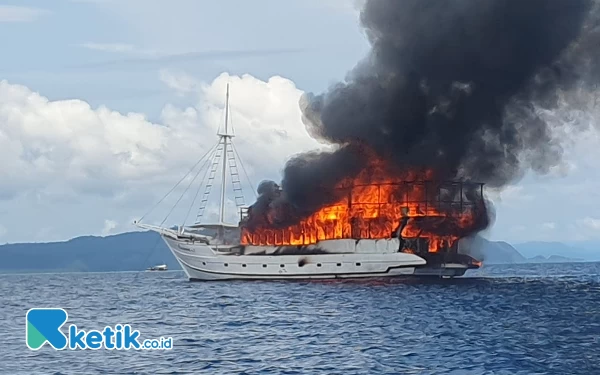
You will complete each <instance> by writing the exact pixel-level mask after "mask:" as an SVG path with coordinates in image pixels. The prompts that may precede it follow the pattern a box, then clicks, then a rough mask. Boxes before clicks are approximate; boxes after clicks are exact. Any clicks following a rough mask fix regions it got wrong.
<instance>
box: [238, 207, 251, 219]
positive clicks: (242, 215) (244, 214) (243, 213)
mask: <svg viewBox="0 0 600 375" xmlns="http://www.w3.org/2000/svg"><path fill="white" fill-rule="evenodd" d="M248 208H249V207H240V221H243V220H244V219H245V218H247V217H248Z"/></svg>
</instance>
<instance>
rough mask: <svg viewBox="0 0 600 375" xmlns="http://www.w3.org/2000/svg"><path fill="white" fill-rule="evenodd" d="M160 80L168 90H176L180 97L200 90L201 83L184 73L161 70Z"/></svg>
mask: <svg viewBox="0 0 600 375" xmlns="http://www.w3.org/2000/svg"><path fill="white" fill-rule="evenodd" d="M159 78H160V80H161V81H162V82H163V83H164V84H165V85H167V87H168V88H170V89H172V90H174V91H175V92H177V94H178V95H180V96H184V95H187V94H189V93H191V92H194V91H197V90H199V84H200V83H199V82H198V80H197V79H195V78H194V77H192V76H190V75H189V74H187V73H185V72H182V71H177V72H174V71H171V70H168V69H161V70H160V71H159Z"/></svg>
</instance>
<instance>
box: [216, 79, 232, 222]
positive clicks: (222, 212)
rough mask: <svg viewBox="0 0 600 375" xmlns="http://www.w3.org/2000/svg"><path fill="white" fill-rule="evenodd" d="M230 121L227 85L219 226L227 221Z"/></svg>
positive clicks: (222, 137)
mask: <svg viewBox="0 0 600 375" xmlns="http://www.w3.org/2000/svg"><path fill="white" fill-rule="evenodd" d="M228 121H229V83H228V84H227V94H226V97H225V133H224V134H219V136H221V139H222V141H223V170H222V173H221V205H220V206H219V224H223V223H224V219H225V183H226V182H227V141H228V140H229V139H230V138H231V135H229V133H228V129H227V123H228Z"/></svg>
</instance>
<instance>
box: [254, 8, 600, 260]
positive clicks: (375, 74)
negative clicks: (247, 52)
mask: <svg viewBox="0 0 600 375" xmlns="http://www.w3.org/2000/svg"><path fill="white" fill-rule="evenodd" d="M597 8H598V7H597V4H596V2H595V1H593V0H565V1H561V0H558V1H548V0H528V1H515V0H490V1H472V0H402V1H398V0H367V1H366V2H365V5H364V8H363V9H362V11H361V16H360V20H361V24H362V26H363V27H364V28H365V32H366V35H367V37H368V40H369V42H370V44H371V46H372V48H371V51H370V53H369V54H368V56H367V57H366V58H365V59H364V60H363V61H361V62H360V63H359V64H358V65H357V66H356V67H355V68H354V70H352V71H351V72H350V73H349V74H348V76H347V78H346V80H345V82H342V83H338V84H336V85H334V86H333V87H331V88H330V89H329V90H328V91H327V92H325V93H323V94H320V95H314V94H306V95H304V96H303V97H302V99H301V103H300V106H301V109H302V112H303V120H304V123H305V125H306V127H307V130H308V131H309V133H310V134H311V135H312V136H313V137H315V138H317V139H319V140H322V141H324V142H326V143H329V144H331V145H334V150H333V151H331V152H310V153H306V154H302V155H298V156H295V157H294V158H292V159H291V160H290V161H289V162H288V163H287V164H286V166H285V169H284V176H283V181H282V183H281V186H279V185H278V184H276V183H274V182H272V181H265V182H263V183H262V184H261V186H260V187H259V189H258V190H259V191H258V192H259V195H260V196H259V198H258V200H257V202H256V203H255V204H254V205H253V206H252V207H250V209H249V211H248V215H247V217H246V218H244V220H243V221H242V225H243V228H242V243H244V244H255V245H307V244H313V243H316V242H317V241H321V240H327V239H344V238H374V239H379V238H396V237H397V238H400V239H401V247H402V249H401V250H403V251H417V250H419V249H422V248H426V249H427V251H429V252H438V251H440V250H444V251H446V250H448V251H451V250H452V249H455V247H456V242H457V240H458V239H460V238H463V237H467V236H470V235H473V234H475V233H477V232H479V231H481V230H483V229H485V228H486V227H487V226H488V225H489V223H490V218H489V211H488V208H487V207H486V201H485V199H484V197H483V191H482V187H481V186H482V185H480V184H471V183H468V181H481V183H485V184H487V185H488V186H491V187H494V188H500V187H502V186H504V185H506V184H508V183H510V182H513V181H515V180H516V179H518V178H520V177H521V176H522V174H523V171H524V170H526V169H533V170H534V171H536V172H540V173H545V172H547V171H548V170H549V169H550V168H551V167H553V166H555V165H557V164H559V163H560V162H561V156H562V152H563V150H562V147H561V144H560V142H559V140H558V139H557V138H556V137H555V136H554V129H553V127H552V126H554V125H552V124H550V123H549V122H547V121H546V120H545V119H544V117H543V116H542V115H541V113H543V112H544V111H553V110H556V109H557V108H558V107H559V106H560V105H562V103H563V102H564V100H563V99H564V95H566V94H567V93H568V92H569V90H572V89H574V88H581V87H584V86H586V85H583V82H584V81H585V80H587V82H590V81H593V82H597V80H596V78H597V77H596V75H595V74H594V73H595V70H596V69H597V68H596V64H594V63H595V62H596V60H597V59H596V56H595V53H596V49H597V48H598V47H597V46H598V45H599V44H598V43H597V42H598V41H599V40H600V38H599V37H598V35H599V34H600V33H599V32H598V31H597V30H598V27H597V24H598V22H597V20H598V17H597V14H598V11H597ZM586 46H587V47H586ZM561 98H563V99H561ZM444 181H454V182H451V183H446V182H444Z"/></svg>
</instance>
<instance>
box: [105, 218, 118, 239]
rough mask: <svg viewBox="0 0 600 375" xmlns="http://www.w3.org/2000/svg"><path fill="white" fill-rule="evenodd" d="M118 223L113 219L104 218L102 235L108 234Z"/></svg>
mask: <svg viewBox="0 0 600 375" xmlns="http://www.w3.org/2000/svg"><path fill="white" fill-rule="evenodd" d="M118 224H119V223H117V222H116V221H114V220H108V219H107V220H104V227H103V228H102V235H103V236H107V235H109V234H110V233H111V232H112V231H113V230H114V229H115V228H116V227H117V225H118Z"/></svg>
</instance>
